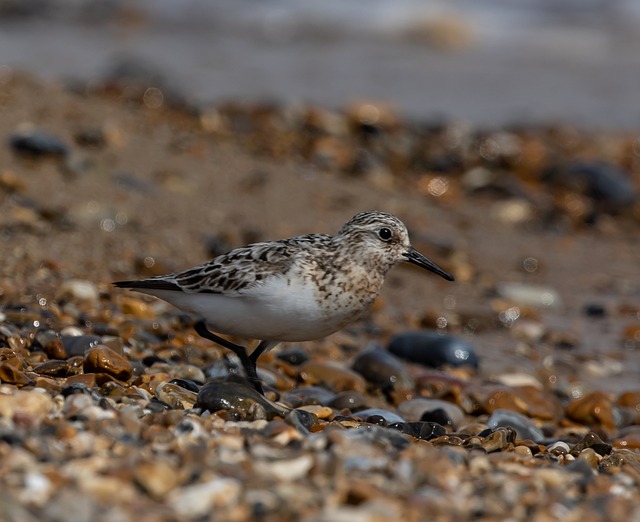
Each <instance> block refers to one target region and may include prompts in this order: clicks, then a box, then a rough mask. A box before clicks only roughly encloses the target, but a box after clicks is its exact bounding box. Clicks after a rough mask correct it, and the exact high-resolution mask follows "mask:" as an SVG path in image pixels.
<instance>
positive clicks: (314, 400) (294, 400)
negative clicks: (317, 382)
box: [282, 386, 336, 408]
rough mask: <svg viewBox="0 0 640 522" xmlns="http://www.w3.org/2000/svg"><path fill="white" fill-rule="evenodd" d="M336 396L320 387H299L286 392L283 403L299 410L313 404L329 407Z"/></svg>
mask: <svg viewBox="0 0 640 522" xmlns="http://www.w3.org/2000/svg"><path fill="white" fill-rule="evenodd" d="M335 396H336V394H335V393H333V392H332V391H329V390H327V389H326V388H321V387H320V386H299V387H297V388H294V389H293V390H289V391H288V392H286V393H285V394H284V395H283V396H282V401H283V402H285V403H286V404H289V405H291V406H292V407H293V408H298V407H300V406H304V405H313V404H316V405H327V404H328V403H330V402H331V401H332V400H333V399H334V397H335Z"/></svg>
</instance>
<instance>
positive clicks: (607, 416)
mask: <svg viewBox="0 0 640 522" xmlns="http://www.w3.org/2000/svg"><path fill="white" fill-rule="evenodd" d="M566 414H567V417H569V418H570V419H571V420H573V421H576V422H579V423H582V424H586V425H588V426H602V427H603V428H606V429H609V430H613V429H615V428H616V420H615V416H614V412H613V404H612V401H611V399H610V398H609V396H608V395H607V394H606V393H604V392H601V391H595V392H592V393H589V394H587V395H585V396H584V397H581V398H579V399H576V400H574V401H572V402H570V403H569V404H568V405H567V407H566Z"/></svg>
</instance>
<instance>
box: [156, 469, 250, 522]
mask: <svg viewBox="0 0 640 522" xmlns="http://www.w3.org/2000/svg"><path fill="white" fill-rule="evenodd" d="M241 492H242V484H241V482H240V481H239V480H237V479H234V478H224V477H220V478H214V479H211V480H208V481H206V482H201V483H197V484H193V485H190V486H185V487H183V488H180V489H175V490H173V491H171V492H170V493H169V496H168V498H167V502H168V503H169V505H170V506H171V507H172V508H173V510H174V511H175V513H176V514H177V515H178V517H183V518H184V519H189V520H194V519H199V518H202V517H205V516H208V515H210V514H211V513H212V512H215V510H216V509H221V508H224V507H228V506H232V505H234V504H236V503H237V502H238V500H239V498H240V494H241Z"/></svg>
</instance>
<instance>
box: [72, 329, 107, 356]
mask: <svg viewBox="0 0 640 522" xmlns="http://www.w3.org/2000/svg"><path fill="white" fill-rule="evenodd" d="M101 342H102V338H101V337H99V336H98V335H92V334H88V335H77V336H76V335H71V336H69V335H65V336H63V337H62V346H63V347H64V351H65V352H66V353H67V356H68V357H75V356H76V355H84V354H85V352H87V351H88V350H90V349H91V348H93V347H95V346H98V345H99V344H100V343H101Z"/></svg>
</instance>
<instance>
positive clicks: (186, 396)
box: [156, 382, 198, 410]
mask: <svg viewBox="0 0 640 522" xmlns="http://www.w3.org/2000/svg"><path fill="white" fill-rule="evenodd" d="M156 397H157V398H158V400H160V401H162V402H164V403H165V404H167V405H169V406H171V408H173V409H181V410H189V409H191V408H193V406H194V405H195V403H196V402H197V399H198V393H197V392H193V391H189V390H186V389H184V388H183V387H182V386H178V385H177V384H172V383H170V382H163V383H161V384H159V385H158V386H157V387H156Z"/></svg>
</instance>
